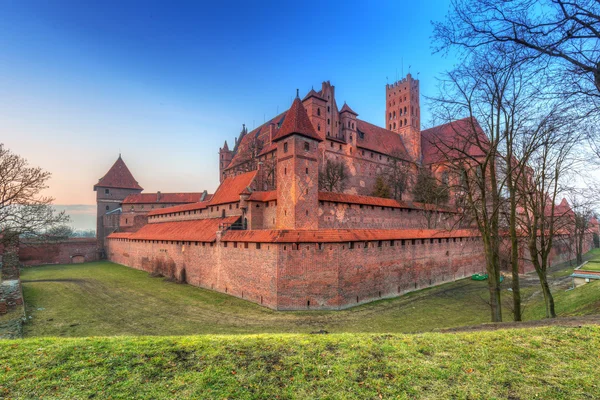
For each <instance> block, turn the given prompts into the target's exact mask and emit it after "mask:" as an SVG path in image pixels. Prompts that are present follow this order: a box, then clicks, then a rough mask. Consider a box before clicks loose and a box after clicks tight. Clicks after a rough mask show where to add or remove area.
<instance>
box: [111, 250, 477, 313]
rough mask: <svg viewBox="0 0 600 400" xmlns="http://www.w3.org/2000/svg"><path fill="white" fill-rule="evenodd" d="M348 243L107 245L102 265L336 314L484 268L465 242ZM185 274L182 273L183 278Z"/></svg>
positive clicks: (269, 304)
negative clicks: (108, 262) (105, 262)
mask: <svg viewBox="0 0 600 400" xmlns="http://www.w3.org/2000/svg"><path fill="white" fill-rule="evenodd" d="M366 243H368V247H365V242H356V243H354V244H353V245H352V248H351V245H350V244H349V243H331V244H328V243H324V244H321V245H319V244H315V243H305V244H302V243H301V244H298V245H296V244H276V243H260V244H258V246H257V243H242V242H225V241H217V242H216V243H214V244H213V245H212V246H211V245H210V243H204V244H203V243H195V242H170V241H169V242H166V241H163V242H151V241H128V240H123V239H109V240H107V248H108V252H107V255H108V258H109V259H110V260H111V261H113V262H116V263H119V264H123V265H126V266H129V267H133V268H136V269H140V270H144V271H146V272H149V273H160V274H161V275H164V276H168V277H171V278H173V279H176V280H182V279H181V277H182V275H184V276H185V281H186V282H187V283H189V284H192V285H195V286H199V287H203V288H206V289H211V290H215V291H218V292H221V293H227V294H229V295H232V296H236V297H239V298H243V299H246V300H249V301H252V302H254V303H258V304H262V305H265V306H267V307H270V308H274V309H280V310H305V309H341V308H346V307H350V306H353V305H356V304H360V303H365V302H368V301H372V300H375V299H379V298H385V297H394V296H398V295H400V294H402V293H406V292H409V291H412V290H416V289H421V288H424V287H428V286H433V285H437V284H440V283H443V282H450V281H453V280H455V279H459V278H462V277H465V276H468V275H470V274H472V273H475V272H481V271H482V270H483V269H484V265H485V262H484V259H483V252H482V250H481V242H480V240H479V239H478V238H476V239H475V240H472V239H467V238H462V239H461V238H456V241H455V239H454V238H452V239H449V240H446V239H441V241H440V240H438V239H434V242H433V243H431V242H430V240H429V239H427V240H424V241H422V240H415V241H414V244H413V241H412V240H405V241H404V245H403V244H402V241H401V240H398V241H395V242H394V245H393V246H392V245H391V242H390V241H382V242H381V247H379V242H366ZM183 270H185V273H183V274H182V271H183Z"/></svg>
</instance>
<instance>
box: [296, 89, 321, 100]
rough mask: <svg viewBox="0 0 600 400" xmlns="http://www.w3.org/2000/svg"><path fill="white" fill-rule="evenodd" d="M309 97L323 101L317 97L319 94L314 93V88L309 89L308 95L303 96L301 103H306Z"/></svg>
mask: <svg viewBox="0 0 600 400" xmlns="http://www.w3.org/2000/svg"><path fill="white" fill-rule="evenodd" d="M311 97H316V98H317V99H319V100H323V101H325V99H323V98H322V97H321V96H320V95H319V93H317V92H315V88H314V87H313V88H312V89H310V92H308V94H307V95H306V96H304V98H303V99H302V101H306V100H308V99H310V98H311Z"/></svg>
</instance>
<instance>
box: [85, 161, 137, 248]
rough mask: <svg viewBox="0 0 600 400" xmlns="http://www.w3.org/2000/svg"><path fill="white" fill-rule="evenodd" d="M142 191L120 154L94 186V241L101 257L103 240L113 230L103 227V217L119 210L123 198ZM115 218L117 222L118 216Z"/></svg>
mask: <svg viewBox="0 0 600 400" xmlns="http://www.w3.org/2000/svg"><path fill="white" fill-rule="evenodd" d="M142 190H144V189H143V188H142V187H141V186H140V185H139V184H138V183H137V181H136V180H135V178H134V177H133V175H132V174H131V172H130V171H129V168H127V165H125V161H123V159H122V158H121V155H120V154H119V158H118V159H117V161H115V163H114V164H113V166H112V167H110V169H109V170H108V172H107V173H106V175H104V176H103V177H102V178H100V179H99V180H98V183H96V184H95V185H94V191H95V192H96V205H97V211H96V240H97V248H98V251H99V252H101V256H102V255H104V239H105V238H106V236H108V235H109V234H111V233H112V231H113V230H114V228H113V227H112V225H111V227H108V226H105V222H104V220H105V219H104V216H105V215H106V214H107V213H111V212H113V211H115V210H117V209H119V208H120V207H121V204H122V202H123V200H124V199H125V197H127V196H129V195H130V194H136V193H140V192H141V191H142ZM116 218H117V221H118V215H117V216H116Z"/></svg>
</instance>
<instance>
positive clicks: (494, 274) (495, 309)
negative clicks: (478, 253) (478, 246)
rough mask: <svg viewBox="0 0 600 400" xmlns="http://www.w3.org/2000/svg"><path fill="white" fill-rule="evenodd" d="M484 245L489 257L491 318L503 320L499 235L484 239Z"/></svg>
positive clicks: (498, 320)
mask: <svg viewBox="0 0 600 400" xmlns="http://www.w3.org/2000/svg"><path fill="white" fill-rule="evenodd" d="M486 242H487V243H486ZM484 246H485V252H486V258H487V262H486V269H487V274H488V291H489V292H490V312H491V318H492V322H502V303H501V298H500V271H499V268H498V267H499V259H498V245H497V237H491V238H490V239H489V241H487V240H484Z"/></svg>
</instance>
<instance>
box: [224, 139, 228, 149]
mask: <svg viewBox="0 0 600 400" xmlns="http://www.w3.org/2000/svg"><path fill="white" fill-rule="evenodd" d="M223 150H224V151H229V146H227V140H226V141H225V144H224V145H223Z"/></svg>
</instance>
